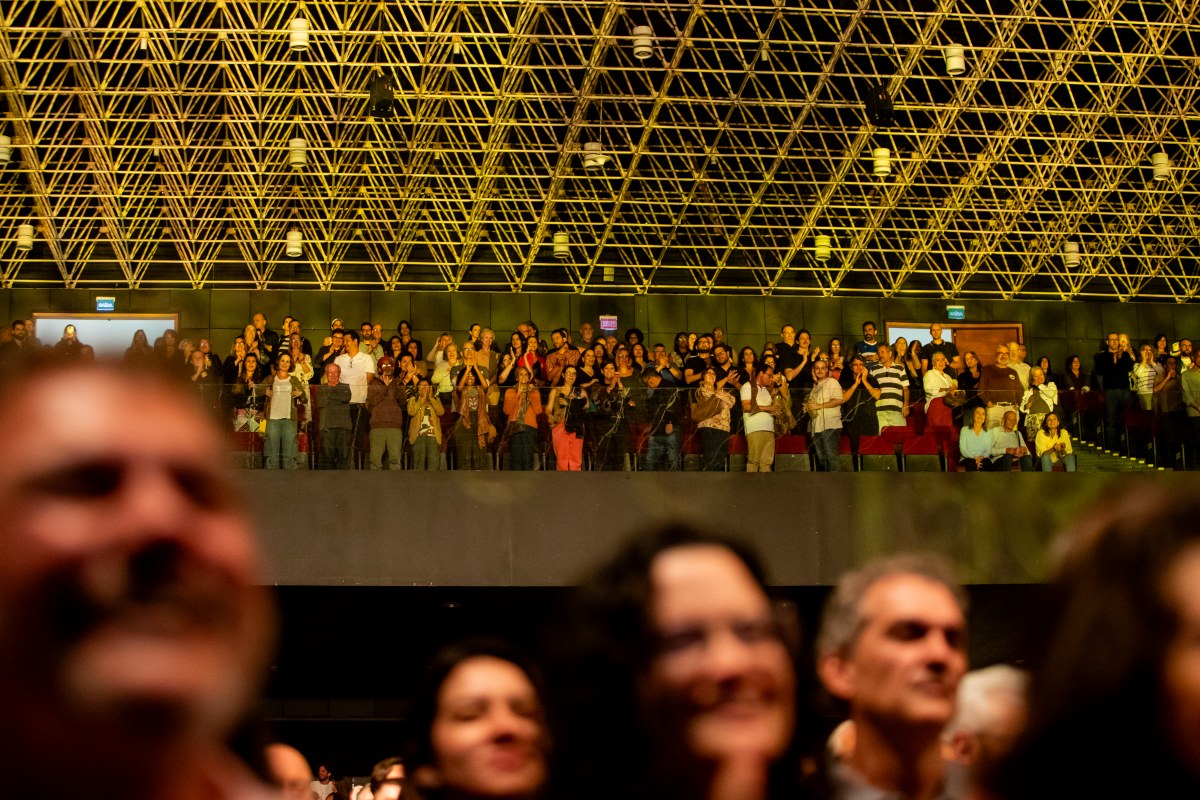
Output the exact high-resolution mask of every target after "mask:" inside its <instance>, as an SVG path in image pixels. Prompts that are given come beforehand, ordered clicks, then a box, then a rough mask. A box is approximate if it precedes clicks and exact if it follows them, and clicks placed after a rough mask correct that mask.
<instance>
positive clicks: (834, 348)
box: [829, 339, 842, 356]
mask: <svg viewBox="0 0 1200 800" xmlns="http://www.w3.org/2000/svg"><path fill="white" fill-rule="evenodd" d="M841 352H842V342H841V340H840V339H830V340H829V353H830V354H831V355H835V356H836V355H841Z"/></svg>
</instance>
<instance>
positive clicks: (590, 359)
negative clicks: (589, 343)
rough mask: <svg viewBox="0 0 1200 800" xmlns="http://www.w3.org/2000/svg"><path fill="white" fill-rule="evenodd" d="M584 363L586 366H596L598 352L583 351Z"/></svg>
mask: <svg viewBox="0 0 1200 800" xmlns="http://www.w3.org/2000/svg"><path fill="white" fill-rule="evenodd" d="M583 365H584V366H585V367H594V366H596V354H595V353H594V352H593V351H591V350H584V351H583Z"/></svg>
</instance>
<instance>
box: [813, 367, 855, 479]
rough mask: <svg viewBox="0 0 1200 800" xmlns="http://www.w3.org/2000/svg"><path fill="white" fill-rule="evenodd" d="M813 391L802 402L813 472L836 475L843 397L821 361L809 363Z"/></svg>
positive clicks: (838, 466) (839, 467) (838, 385)
mask: <svg viewBox="0 0 1200 800" xmlns="http://www.w3.org/2000/svg"><path fill="white" fill-rule="evenodd" d="M812 372H813V388H812V391H811V392H809V393H808V398H807V399H806V400H805V401H804V411H805V412H806V413H807V414H808V416H809V419H810V426H809V432H810V433H811V434H812V445H813V451H814V452H815V453H816V456H817V470H818V471H820V472H837V471H839V470H840V469H841V467H842V465H841V461H840V460H839V459H838V438H840V437H841V435H842V409H841V405H842V403H844V402H846V396H845V394H844V393H843V392H842V386H841V384H840V383H838V382H837V381H836V380H834V379H833V378H831V377H829V364H828V363H827V362H825V361H824V360H821V361H818V362H816V363H815V364H813V368H812Z"/></svg>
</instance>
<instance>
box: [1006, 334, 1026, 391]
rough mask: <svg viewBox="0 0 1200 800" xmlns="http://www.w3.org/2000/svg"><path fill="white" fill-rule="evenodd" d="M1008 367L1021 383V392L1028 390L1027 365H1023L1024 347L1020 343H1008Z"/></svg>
mask: <svg viewBox="0 0 1200 800" xmlns="http://www.w3.org/2000/svg"><path fill="white" fill-rule="evenodd" d="M1008 366H1009V368H1010V369H1012V371H1013V372H1015V373H1017V380H1019V381H1020V382H1021V391H1022V392H1023V391H1025V390H1026V389H1028V388H1029V365H1028V364H1026V363H1025V345H1023V344H1021V343H1020V342H1009V343H1008Z"/></svg>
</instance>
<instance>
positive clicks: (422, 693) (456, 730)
mask: <svg viewBox="0 0 1200 800" xmlns="http://www.w3.org/2000/svg"><path fill="white" fill-rule="evenodd" d="M408 722H409V726H410V727H409V730H411V731H412V734H411V736H410V737H409V739H408V741H407V742H406V743H405V748H404V750H405V758H404V762H405V767H406V770H407V773H408V774H409V775H411V776H412V778H411V784H412V786H413V788H414V789H415V790H416V794H417V795H418V796H419V797H420V798H423V800H435V799H436V800H471V799H472V798H474V799H476V800H477V799H478V798H490V800H534V799H535V798H537V797H539V796H541V794H542V789H543V787H544V785H545V783H546V756H547V753H548V751H549V739H548V737H547V736H546V725H545V721H544V714H543V711H542V692H541V680H540V677H539V674H538V671H537V669H536V668H535V667H534V665H533V663H532V662H531V661H529V659H527V658H526V657H525V656H524V655H523V654H521V653H520V652H519V651H518V650H516V649H515V648H513V647H512V646H510V645H508V644H506V643H504V642H499V641H492V640H475V641H466V642H462V643H459V644H455V645H451V646H449V647H446V648H444V649H442V650H441V651H440V652H439V653H438V654H437V655H436V656H435V657H434V659H433V661H432V662H431V663H430V664H429V666H428V667H427V668H426V671H425V675H424V677H423V680H422V685H421V686H420V687H418V690H417V691H416V692H415V693H414V694H413V707H412V709H411V712H410V714H409V719H408ZM404 795H405V796H406V797H407V795H408V792H407V791H405V792H404Z"/></svg>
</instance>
